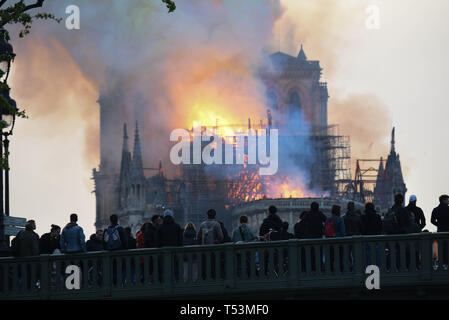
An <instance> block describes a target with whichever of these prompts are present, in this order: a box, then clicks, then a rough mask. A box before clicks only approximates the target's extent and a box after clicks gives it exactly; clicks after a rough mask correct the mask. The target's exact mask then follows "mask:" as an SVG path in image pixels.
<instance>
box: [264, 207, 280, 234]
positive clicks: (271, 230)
mask: <svg viewBox="0 0 449 320" xmlns="http://www.w3.org/2000/svg"><path fill="white" fill-rule="evenodd" d="M277 211H278V209H277V208H276V207H275V206H273V205H271V206H270V207H269V208H268V211H267V213H268V217H266V218H265V219H264V220H263V222H262V225H261V226H260V230H259V236H261V237H265V238H269V240H279V239H280V234H281V230H282V220H281V218H279V216H278V215H277V214H276V213H277Z"/></svg>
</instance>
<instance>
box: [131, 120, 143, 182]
mask: <svg viewBox="0 0 449 320" xmlns="http://www.w3.org/2000/svg"><path fill="white" fill-rule="evenodd" d="M133 169H134V172H135V173H136V174H137V175H142V176H143V164H142V149H141V147H140V137H139V125H138V124H137V122H136V131H135V134H134V150H133Z"/></svg>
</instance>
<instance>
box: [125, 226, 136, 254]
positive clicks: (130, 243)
mask: <svg viewBox="0 0 449 320" xmlns="http://www.w3.org/2000/svg"><path fill="white" fill-rule="evenodd" d="M125 234H126V238H127V242H128V246H127V247H126V249H137V241H136V239H135V238H134V237H133V235H132V234H131V228H130V227H126V228H125Z"/></svg>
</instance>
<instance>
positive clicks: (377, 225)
mask: <svg viewBox="0 0 449 320" xmlns="http://www.w3.org/2000/svg"><path fill="white" fill-rule="evenodd" d="M362 229H363V230H362V231H363V234H364V235H380V234H382V219H381V217H380V215H378V214H377V213H376V209H375V207H374V204H373V203H371V202H368V203H367V204H366V205H365V215H363V216H362ZM396 249H397V251H396V252H397V253H399V249H398V247H396ZM375 251H376V252H375V256H376V257H375V259H376V261H375V263H376V265H377V266H379V265H380V248H379V246H378V244H377V243H376V244H375ZM365 252H366V261H367V264H368V265H369V264H371V263H374V261H371V246H369V245H368V244H367V245H366V246H365ZM396 258H398V257H396ZM387 263H388V264H390V260H389V258H388V262H387Z"/></svg>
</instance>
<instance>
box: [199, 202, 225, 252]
mask: <svg viewBox="0 0 449 320" xmlns="http://www.w3.org/2000/svg"><path fill="white" fill-rule="evenodd" d="M216 214H217V213H216V211H215V210H214V209H210V210H209V211H207V220H206V221H204V222H203V223H201V225H200V230H198V235H197V239H198V243H199V244H219V243H223V239H224V236H223V231H222V229H221V225H220V223H219V222H218V221H217V220H215V216H216Z"/></svg>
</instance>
